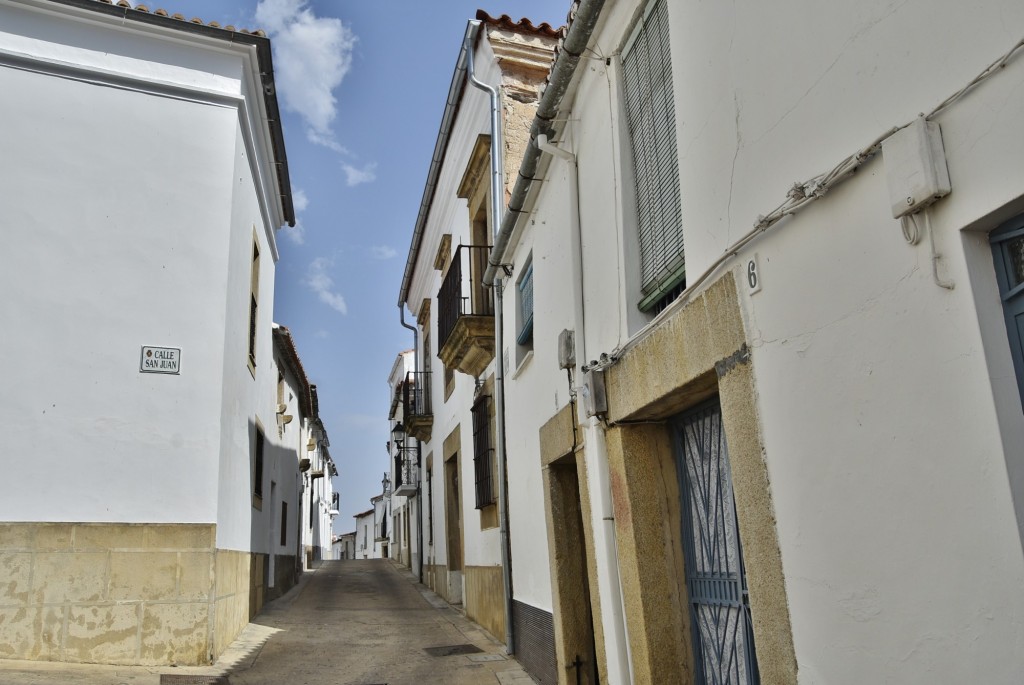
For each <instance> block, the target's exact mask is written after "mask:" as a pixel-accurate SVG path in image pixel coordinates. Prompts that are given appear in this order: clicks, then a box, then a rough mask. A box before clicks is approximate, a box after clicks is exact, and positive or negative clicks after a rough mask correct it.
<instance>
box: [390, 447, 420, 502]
mask: <svg viewBox="0 0 1024 685" xmlns="http://www.w3.org/2000/svg"><path fill="white" fill-rule="evenodd" d="M394 479H395V489H394V491H393V494H395V495H398V496H400V497H408V496H409V495H415V494H416V485H417V483H416V450H415V449H414V448H405V447H400V448H399V449H398V452H397V453H396V454H395V474H394Z"/></svg>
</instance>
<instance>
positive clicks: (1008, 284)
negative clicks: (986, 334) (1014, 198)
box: [989, 214, 1024, 400]
mask: <svg viewBox="0 0 1024 685" xmlns="http://www.w3.org/2000/svg"><path fill="white" fill-rule="evenodd" d="M989 240H990V241H991V243H992V257H993V258H994V260H995V267H996V279H997V280H998V282H999V295H1000V297H1001V298H1002V301H1003V314H1004V315H1005V317H1006V333H1007V335H1008V336H1009V339H1010V356H1011V357H1012V358H1013V366H1014V369H1015V370H1016V372H1017V387H1018V388H1019V389H1020V393H1021V399H1022V400H1024V214H1021V215H1019V216H1016V217H1014V218H1012V219H1010V220H1009V221H1007V222H1006V223H1004V224H1003V225H1002V226H1000V227H999V228H997V229H996V230H994V231H992V233H991V235H990V236H989Z"/></svg>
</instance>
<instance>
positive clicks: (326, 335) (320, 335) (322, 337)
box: [314, 328, 331, 340]
mask: <svg viewBox="0 0 1024 685" xmlns="http://www.w3.org/2000/svg"><path fill="white" fill-rule="evenodd" d="M314 335H316V337H317V338H319V339H320V340H326V339H327V338H329V337H331V334H330V333H328V332H327V331H325V330H324V329H322V328H321V329H320V330H319V331H317V332H316V333H315V334H314Z"/></svg>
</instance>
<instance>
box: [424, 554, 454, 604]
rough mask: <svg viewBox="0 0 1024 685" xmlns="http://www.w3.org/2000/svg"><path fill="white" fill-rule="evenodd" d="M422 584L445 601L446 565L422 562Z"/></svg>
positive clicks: (446, 597)
mask: <svg viewBox="0 0 1024 685" xmlns="http://www.w3.org/2000/svg"><path fill="white" fill-rule="evenodd" d="M423 584H424V585H426V586H427V587H428V588H430V589H431V590H432V591H433V592H434V593H436V594H437V595H438V596H440V597H442V598H444V600H445V601H446V602H449V603H450V602H451V600H450V599H449V598H448V567H447V566H443V565H441V564H423Z"/></svg>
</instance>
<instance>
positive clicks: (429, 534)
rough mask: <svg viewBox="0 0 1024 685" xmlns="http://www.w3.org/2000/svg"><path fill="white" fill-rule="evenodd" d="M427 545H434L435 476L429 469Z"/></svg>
mask: <svg viewBox="0 0 1024 685" xmlns="http://www.w3.org/2000/svg"><path fill="white" fill-rule="evenodd" d="M427 544H428V545H433V544H434V474H433V471H432V470H431V469H427Z"/></svg>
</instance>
